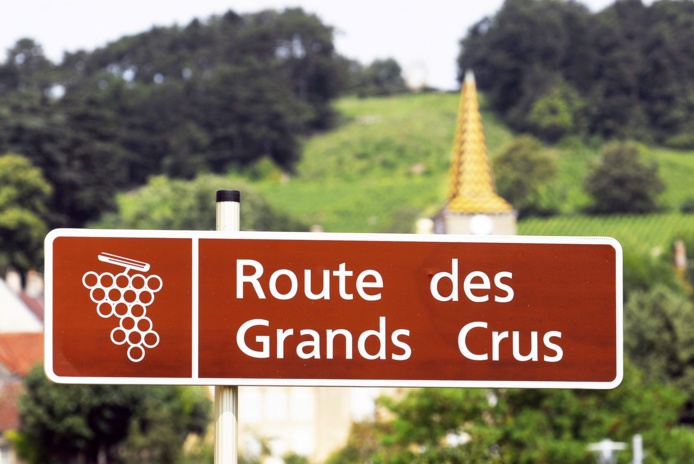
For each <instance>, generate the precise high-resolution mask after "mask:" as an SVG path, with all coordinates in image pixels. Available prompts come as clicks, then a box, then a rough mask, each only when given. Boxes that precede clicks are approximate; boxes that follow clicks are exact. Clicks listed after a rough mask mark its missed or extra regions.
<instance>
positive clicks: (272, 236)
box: [44, 229, 624, 390]
mask: <svg viewBox="0 0 694 464" xmlns="http://www.w3.org/2000/svg"><path fill="white" fill-rule="evenodd" d="M59 237H85V238H86V237H94V238H165V239H172V238H178V239H181V238H182V239H190V240H191V241H192V244H193V245H192V247H193V250H196V249H197V246H198V243H199V240H200V239H219V240H233V239H252V240H306V241H364V242H438V243H500V244H502V243H508V244H546V245H549V244H561V245H608V246H611V247H612V248H613V249H614V250H615V278H616V289H615V290H616V291H615V308H616V313H617V314H616V317H617V321H616V322H617V324H616V330H617V333H616V338H615V340H616V345H617V346H616V358H617V359H616V371H617V376H616V377H615V379H614V380H612V381H609V382H583V381H575V382H574V381H568V382H567V381H544V380H543V381H507V380H503V381H489V380H474V381H470V380H392V379H283V378H262V379H249V378H240V379H233V378H201V377H198V376H197V363H198V359H197V357H196V356H193V357H192V358H193V361H192V363H193V366H192V375H191V377H188V378H186V377H175V378H170V377H71V376H59V375H57V374H56V373H55V372H54V370H53V264H54V263H53V242H54V241H55V240H56V239H57V238H59ZM44 250H45V269H44V274H45V276H44V277H45V286H44V289H45V292H44V295H45V308H44V370H45V374H46V377H48V379H50V380H51V381H53V382H55V383H65V384H118V385H238V386H285V387H308V386H315V387H396V388H397V387H413V388H419V387H443V388H446V387H455V388H552V389H590V390H594V389H612V388H616V387H617V386H618V385H619V384H620V383H621V382H622V379H623V375H624V348H623V346H624V343H623V341H624V340H623V328H624V321H623V264H622V263H623V253H622V246H621V245H620V243H619V242H618V241H617V240H615V239H614V238H610V237H572V236H536V235H487V236H479V235H455V234H450V235H438V234H372V233H315V232H216V231H161V230H136V229H55V230H53V231H51V232H50V233H49V234H48V235H47V236H46V239H45V242H44ZM196 264H197V256H196V255H195V252H193V267H195V269H194V270H193V272H192V274H193V292H192V293H193V303H192V305H193V312H194V315H193V333H194V336H193V349H195V348H196V347H197V333H196V332H197V331H196V329H197V313H196V312H195V311H196V310H197V292H196V289H197V267H196V266H195V265H196Z"/></svg>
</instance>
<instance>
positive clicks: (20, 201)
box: [0, 154, 51, 273]
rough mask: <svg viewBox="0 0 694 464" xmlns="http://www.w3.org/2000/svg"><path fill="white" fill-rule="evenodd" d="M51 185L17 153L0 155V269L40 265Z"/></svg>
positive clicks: (20, 268) (22, 268)
mask: <svg viewBox="0 0 694 464" xmlns="http://www.w3.org/2000/svg"><path fill="white" fill-rule="evenodd" d="M50 195H51V187H50V185H49V184H48V183H47V182H46V180H45V179H44V178H43V176H42V174H41V171H40V170H39V169H37V168H35V167H34V166H32V165H31V163H30V162H29V160H27V159H26V158H24V157H22V156H19V155H12V154H8V155H4V156H0V272H3V273H4V272H5V271H6V270H7V268H8V267H10V266H11V267H14V268H16V269H18V270H19V271H21V272H23V273H24V272H26V271H28V270H29V269H31V268H39V267H40V265H41V260H42V257H43V238H44V237H45V235H46V233H47V232H48V230H47V227H46V219H47V208H46V204H47V202H48V198H49V197H50Z"/></svg>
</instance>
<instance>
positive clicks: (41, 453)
mask: <svg viewBox="0 0 694 464" xmlns="http://www.w3.org/2000/svg"><path fill="white" fill-rule="evenodd" d="M24 387H25V392H24V394H23V395H22V396H21V398H20V401H19V411H20V418H21V424H22V425H21V427H20V429H19V431H18V433H17V434H16V435H15V436H14V441H15V443H16V444H17V447H18V451H19V454H20V455H21V456H22V457H23V458H24V459H26V460H28V461H29V462H31V463H37V464H38V463H41V464H44V463H55V464H60V463H69V462H76V460H81V461H80V462H88V463H96V462H116V463H119V462H141V463H150V464H169V463H174V462H177V460H178V459H179V458H180V457H181V453H182V449H183V442H184V441H185V440H186V438H187V437H188V435H189V434H191V433H193V434H202V433H204V431H205V430H206V428H207V424H208V422H209V420H210V410H211V402H210V400H209V398H207V397H206V396H205V395H206V394H205V392H204V390H203V389H202V387H196V388H190V387H173V386H158V387H150V386H132V385H58V384H54V383H52V382H50V381H49V380H48V379H47V378H46V377H45V375H44V373H43V366H40V365H39V366H37V367H36V368H34V369H33V370H32V371H31V372H30V373H29V374H28V375H27V377H26V378H25V380H24Z"/></svg>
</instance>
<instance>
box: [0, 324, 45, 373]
mask: <svg viewBox="0 0 694 464" xmlns="http://www.w3.org/2000/svg"><path fill="white" fill-rule="evenodd" d="M42 361H43V332H29V333H3V334H0V364H1V365H2V366H4V367H5V368H6V369H7V370H8V371H9V372H10V373H11V374H13V375H15V376H18V377H24V376H25V375H27V374H28V373H29V371H30V370H31V369H32V368H33V367H34V366H35V365H36V364H38V363H40V362H42Z"/></svg>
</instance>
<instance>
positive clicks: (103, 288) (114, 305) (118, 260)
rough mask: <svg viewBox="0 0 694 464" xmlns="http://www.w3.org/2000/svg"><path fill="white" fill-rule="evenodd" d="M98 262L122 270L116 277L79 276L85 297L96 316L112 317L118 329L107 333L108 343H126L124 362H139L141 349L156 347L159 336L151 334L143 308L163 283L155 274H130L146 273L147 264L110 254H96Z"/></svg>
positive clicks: (109, 274)
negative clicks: (85, 289) (92, 305)
mask: <svg viewBox="0 0 694 464" xmlns="http://www.w3.org/2000/svg"><path fill="white" fill-rule="evenodd" d="M98 258H99V261H102V262H104V263H108V264H114V265H116V266H120V267H122V268H124V270H123V271H122V272H120V273H119V274H111V273H110V272H103V273H101V274H97V273H96V272H94V271H89V272H87V273H85V274H84V276H82V284H83V285H84V286H85V287H86V288H87V289H88V290H89V297H90V298H91V300H92V301H93V302H94V303H96V313H97V314H98V315H99V316H101V317H103V318H110V317H112V316H116V318H118V320H119V324H118V327H116V328H114V329H113V330H112V331H111V341H112V342H113V343H115V344H116V345H124V344H126V343H127V344H128V345H129V347H128V359H130V361H132V362H140V361H142V360H143V359H144V358H145V349H146V348H154V347H156V346H157V345H158V344H159V334H158V333H157V332H155V331H154V329H153V325H152V320H151V319H150V318H149V317H147V307H148V306H149V305H151V304H152V303H153V302H154V294H155V293H157V292H158V291H159V290H161V288H162V286H163V282H162V280H161V277H159V276H158V275H154V274H153V275H149V276H145V275H143V274H132V275H129V274H128V272H130V271H131V270H135V271H140V272H147V271H149V267H150V266H149V264H147V263H143V262H142V261H136V260H134V259H130V258H124V257H122V256H117V255H114V254H111V253H100V254H99V256H98Z"/></svg>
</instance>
